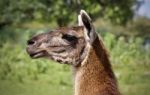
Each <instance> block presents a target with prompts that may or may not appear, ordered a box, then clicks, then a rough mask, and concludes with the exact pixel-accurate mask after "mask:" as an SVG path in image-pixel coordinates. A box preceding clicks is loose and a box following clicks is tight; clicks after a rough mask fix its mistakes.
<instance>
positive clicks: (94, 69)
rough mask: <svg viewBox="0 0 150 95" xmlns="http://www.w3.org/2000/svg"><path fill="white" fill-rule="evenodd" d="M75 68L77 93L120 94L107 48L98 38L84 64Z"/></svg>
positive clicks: (88, 94)
mask: <svg viewBox="0 0 150 95" xmlns="http://www.w3.org/2000/svg"><path fill="white" fill-rule="evenodd" d="M73 68H74V72H75V74H74V87H75V88H74V89H75V95H119V94H118V91H117V84H116V80H115V77H114V74H113V72H112V69H111V65H110V63H109V59H108V56H107V53H106V50H105V48H104V47H103V44H102V43H101V42H100V41H99V39H98V38H97V39H96V40H95V42H94V43H93V47H92V48H91V49H90V52H89V55H88V58H87V60H86V61H85V63H84V65H83V66H79V67H73Z"/></svg>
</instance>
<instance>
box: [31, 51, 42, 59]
mask: <svg viewBox="0 0 150 95" xmlns="http://www.w3.org/2000/svg"><path fill="white" fill-rule="evenodd" d="M30 56H31V57H32V58H39V57H42V56H44V52H43V51H40V52H36V53H32V54H30Z"/></svg>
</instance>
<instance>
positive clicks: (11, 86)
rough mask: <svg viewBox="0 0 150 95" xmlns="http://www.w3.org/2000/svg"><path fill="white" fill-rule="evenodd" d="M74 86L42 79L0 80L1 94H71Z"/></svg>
mask: <svg viewBox="0 0 150 95" xmlns="http://www.w3.org/2000/svg"><path fill="white" fill-rule="evenodd" d="M71 93H72V87H70V86H66V85H54V84H50V83H47V82H42V81H32V82H28V83H19V82H14V81H10V80H1V81H0V95H71Z"/></svg>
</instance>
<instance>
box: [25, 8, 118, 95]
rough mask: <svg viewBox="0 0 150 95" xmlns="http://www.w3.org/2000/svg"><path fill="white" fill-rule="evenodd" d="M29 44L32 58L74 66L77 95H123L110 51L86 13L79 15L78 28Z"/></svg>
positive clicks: (42, 36) (39, 37)
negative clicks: (108, 51) (112, 64)
mask: <svg viewBox="0 0 150 95" xmlns="http://www.w3.org/2000/svg"><path fill="white" fill-rule="evenodd" d="M27 44H28V46H27V52H28V54H29V55H30V56H31V57H32V58H41V57H45V58H48V59H50V60H54V61H57V62H59V63H63V64H68V65H71V67H72V71H73V76H74V95H120V92H119V90H118V87H117V81H116V78H115V75H114V73H113V71H112V69H111V64H110V61H109V56H108V54H107V51H106V49H105V47H104V45H103V42H102V40H101V39H100V37H99V36H98V35H97V33H96V32H95V28H94V25H93V24H92V20H91V18H90V17H89V15H88V14H87V13H86V12H85V11H84V10H81V11H80V13H79V15H78V26H76V27H61V28H58V29H55V30H53V31H50V32H48V33H41V34H39V35H36V36H33V37H32V38H31V39H30V40H28V42H27Z"/></svg>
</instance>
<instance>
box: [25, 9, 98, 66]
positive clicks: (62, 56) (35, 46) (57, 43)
mask: <svg viewBox="0 0 150 95" xmlns="http://www.w3.org/2000/svg"><path fill="white" fill-rule="evenodd" d="M96 37H97V35H96V32H95V31H94V27H93V24H92V21H91V18H90V17H89V16H88V14H87V13H86V12H85V11H84V10H81V11H80V14H79V15H78V26H76V27H69V28H68V27H63V28H58V29H56V30H53V31H50V32H47V33H42V34H39V35H36V36H33V37H32V38H31V39H30V40H28V42H27V44H28V46H27V52H28V54H29V55H30V56H31V57H32V58H41V57H46V58H49V59H51V60H54V61H57V62H59V63H65V64H71V65H75V66H77V65H79V63H81V62H82V61H83V60H84V58H85V57H86V55H87V53H88V52H87V51H88V50H89V48H90V47H89V46H90V45H92V43H93V41H94V39H95V38H96Z"/></svg>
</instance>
